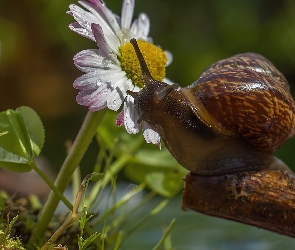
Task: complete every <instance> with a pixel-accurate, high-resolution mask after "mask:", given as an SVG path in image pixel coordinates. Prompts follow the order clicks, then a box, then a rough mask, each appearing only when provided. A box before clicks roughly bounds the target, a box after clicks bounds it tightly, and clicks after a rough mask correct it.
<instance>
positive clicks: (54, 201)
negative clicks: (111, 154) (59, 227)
mask: <svg viewBox="0 0 295 250" xmlns="http://www.w3.org/2000/svg"><path fill="white" fill-rule="evenodd" d="M105 112H106V110H101V111H99V112H88V114H87V116H86V118H85V120H84V123H83V124H82V127H81V129H80V131H79V133H78V135H77V137H76V139H75V141H74V144H73V146H72V148H71V151H70V152H69V154H68V156H67V158H66V159H65V161H64V163H63V165H62V167H61V170H60V172H59V174H58V176H57V178H56V181H55V183H54V184H55V186H56V187H57V189H59V191H60V192H62V193H63V192H64V191H65V189H66V187H67V185H68V184H69V182H70V180H71V178H72V175H73V173H74V171H75V169H76V168H77V167H78V165H79V163H80V161H81V159H82V158H83V156H84V154H85V152H86V150H87V148H88V146H89V144H90V142H91V140H92V138H93V136H94V135H95V132H96V129H97V127H98V125H99V123H100V122H101V120H102V118H103V116H104V115H105ZM58 202H59V198H58V197H57V196H56V195H55V194H54V192H53V191H51V192H50V194H49V197H48V199H47V201H46V203H45V205H44V207H43V209H42V210H41V212H40V214H39V219H38V221H37V224H36V226H35V228H34V230H33V232H32V235H31V238H30V240H29V246H30V247H31V248H32V247H35V246H36V243H37V242H39V241H40V240H41V239H42V237H43V235H44V233H45V231H46V229H47V227H48V224H49V222H50V220H51V218H52V217H53V214H54V212H55V209H56V207H57V205H58Z"/></svg>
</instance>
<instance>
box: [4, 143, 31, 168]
mask: <svg viewBox="0 0 295 250" xmlns="http://www.w3.org/2000/svg"><path fill="white" fill-rule="evenodd" d="M0 166H1V167H2V168H5V169H7V170H10V171H16V172H28V171H30V170H31V169H32V167H31V166H30V163H29V162H28V160H27V159H25V158H23V157H21V156H18V155H15V154H12V153H10V152H8V151H7V150H5V149H3V148H1V147H0Z"/></svg>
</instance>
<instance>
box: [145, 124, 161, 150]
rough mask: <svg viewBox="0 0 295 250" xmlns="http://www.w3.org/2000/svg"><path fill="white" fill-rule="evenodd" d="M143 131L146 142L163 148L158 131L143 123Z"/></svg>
mask: <svg viewBox="0 0 295 250" xmlns="http://www.w3.org/2000/svg"><path fill="white" fill-rule="evenodd" d="M142 129H143V136H144V139H145V140H146V142H147V143H153V144H156V145H158V146H159V147H160V148H161V142H160V135H159V134H158V133H157V132H156V131H154V130H153V129H152V128H151V126H150V125H149V124H148V123H146V122H143V123H142Z"/></svg>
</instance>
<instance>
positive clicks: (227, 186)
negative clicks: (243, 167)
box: [182, 170, 295, 237]
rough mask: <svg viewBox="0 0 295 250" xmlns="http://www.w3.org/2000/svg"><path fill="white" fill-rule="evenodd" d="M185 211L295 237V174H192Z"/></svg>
mask: <svg viewBox="0 0 295 250" xmlns="http://www.w3.org/2000/svg"><path fill="white" fill-rule="evenodd" d="M184 181H185V186H184V191H183V202H182V208H183V209H184V210H195V211H197V212H201V213H204V214H207V215H212V216H216V217H221V218H224V219H229V220H233V221H238V222H242V223H245V224H249V225H252V226H257V227H260V228H264V229H267V230H270V231H273V232H276V233H279V234H284V235H288V236H291V237H295V175H293V174H290V173H284V172H283V171H280V170H262V171H259V172H247V173H245V172H244V173H238V174H230V175H222V176H204V175H197V174H193V173H190V172H189V173H188V174H187V175H186V177H185V179H184Z"/></svg>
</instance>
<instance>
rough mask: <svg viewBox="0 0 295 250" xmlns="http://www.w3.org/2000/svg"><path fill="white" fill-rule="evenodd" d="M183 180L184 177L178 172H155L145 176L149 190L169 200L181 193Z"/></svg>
mask: <svg viewBox="0 0 295 250" xmlns="http://www.w3.org/2000/svg"><path fill="white" fill-rule="evenodd" d="M182 178H183V176H182V175H181V174H179V173H177V172H168V173H165V172H153V173H149V174H147V175H146V176H145V180H146V183H147V184H148V186H149V188H150V189H152V190H154V191H155V192H156V193H158V194H160V195H162V196H165V197H167V198H171V197H173V196H174V195H176V194H177V193H178V192H179V190H180V189H181V188H182V186H183V180H182Z"/></svg>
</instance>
